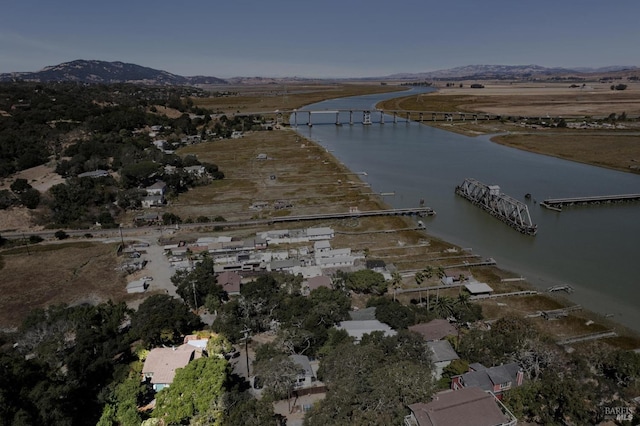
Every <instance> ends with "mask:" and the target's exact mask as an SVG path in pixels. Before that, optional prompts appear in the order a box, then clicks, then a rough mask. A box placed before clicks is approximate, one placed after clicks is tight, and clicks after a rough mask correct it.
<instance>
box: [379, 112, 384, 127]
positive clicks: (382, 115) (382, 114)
mask: <svg viewBox="0 0 640 426" xmlns="http://www.w3.org/2000/svg"><path fill="white" fill-rule="evenodd" d="M380 124H384V111H383V110H380Z"/></svg>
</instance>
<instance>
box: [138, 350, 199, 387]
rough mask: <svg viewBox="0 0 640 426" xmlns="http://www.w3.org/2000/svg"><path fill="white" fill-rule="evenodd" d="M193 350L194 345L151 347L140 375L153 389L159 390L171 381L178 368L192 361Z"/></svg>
mask: <svg viewBox="0 0 640 426" xmlns="http://www.w3.org/2000/svg"><path fill="white" fill-rule="evenodd" d="M195 352H196V350H195V347H193V346H191V345H180V346H178V347H177V348H154V349H151V350H150V351H149V354H148V355H147V359H146V360H145V361H144V366H143V367H142V375H143V377H144V378H145V379H146V380H149V381H150V383H151V385H152V386H153V390H155V391H156V392H157V391H160V390H162V389H164V388H165V387H167V386H169V385H171V383H173V379H174V377H175V375H176V370H177V369H178V368H183V367H185V366H186V365H187V364H189V363H190V362H191V361H193V359H194V357H195Z"/></svg>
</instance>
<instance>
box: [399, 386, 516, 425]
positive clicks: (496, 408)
mask: <svg viewBox="0 0 640 426" xmlns="http://www.w3.org/2000/svg"><path fill="white" fill-rule="evenodd" d="M409 410H411V414H409V415H408V416H406V417H405V418H404V426H515V425H516V424H517V423H518V421H517V419H516V418H515V416H514V415H513V414H512V413H511V412H510V411H509V409H508V408H507V407H505V406H504V405H503V404H502V402H500V401H499V400H498V399H497V398H496V397H495V396H494V395H493V394H492V393H490V392H485V391H483V390H482V389H480V388H477V387H469V388H465V389H461V390H459V391H455V392H454V391H444V392H439V393H437V394H435V395H434V396H433V399H432V401H431V402H428V403H423V402H419V403H416V404H411V405H409Z"/></svg>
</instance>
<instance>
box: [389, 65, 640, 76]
mask: <svg viewBox="0 0 640 426" xmlns="http://www.w3.org/2000/svg"><path fill="white" fill-rule="evenodd" d="M627 70H638V71H640V69H639V68H638V67H635V66H619V65H616V66H610V67H604V68H576V69H569V68H547V67H542V66H540V65H466V66H462V67H456V68H450V69H444V70H438V71H430V72H423V73H401V74H393V75H389V76H386V77H384V78H386V79H390V80H393V79H395V80H416V79H425V80H445V79H458V80H463V79H464V80H494V79H495V80H501V79H523V78H525V79H528V78H536V77H541V78H549V77H554V76H556V77H567V76H571V75H575V76H577V77H579V76H583V75H595V74H610V73H617V72H621V71H627Z"/></svg>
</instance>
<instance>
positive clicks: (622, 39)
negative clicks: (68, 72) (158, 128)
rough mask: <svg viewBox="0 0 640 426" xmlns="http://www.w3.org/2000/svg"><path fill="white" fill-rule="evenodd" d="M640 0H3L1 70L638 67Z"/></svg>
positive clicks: (238, 72) (228, 73) (328, 73)
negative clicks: (69, 66) (124, 65)
mask: <svg viewBox="0 0 640 426" xmlns="http://www.w3.org/2000/svg"><path fill="white" fill-rule="evenodd" d="M639 17H640V1H637V0H618V1H617V2H606V1H603V0H598V1H593V0H580V1H575V0H574V1H571V0H537V1H518V0H508V1H503V0H485V1H484V2H481V1H478V0H454V1H449V0H439V1H432V0H386V1H381V0H368V1H364V0H362V1H361V0H340V1H338V0H324V1H309V0H297V1H293V0H271V1H268V0H223V1H221V0H209V1H204V0H190V1H187V2H182V1H179V0H173V1H166V0H154V1H149V0H128V1H122V0H112V1H100V2H98V1H95V0H83V1H79V0H59V1H51V0H19V1H18V0H2V1H1V2H0V73H4V72H24V71H38V70H40V69H42V68H44V67H46V66H50V65H57V64H59V63H62V62H68V61H72V60H76V59H94V60H104V61H121V62H128V63H134V64H138V65H142V66H146V67H151V68H156V69H161V70H165V71H168V72H171V73H174V74H178V75H183V76H194V75H206V76H214V77H220V78H230V77H236V76H243V77H254V76H261V77H293V76H297V77H316V78H348V77H380V76H387V75H390V74H395V73H418V72H427V71H435V70H441V69H448V68H453V67H457V66H464V65H477V64H484V65H528V64H535V65H541V66H546V67H565V68H572V67H594V68H597V67H603V66H610V65H635V66H640V24H639V22H640V21H639V19H640V18H639Z"/></svg>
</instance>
